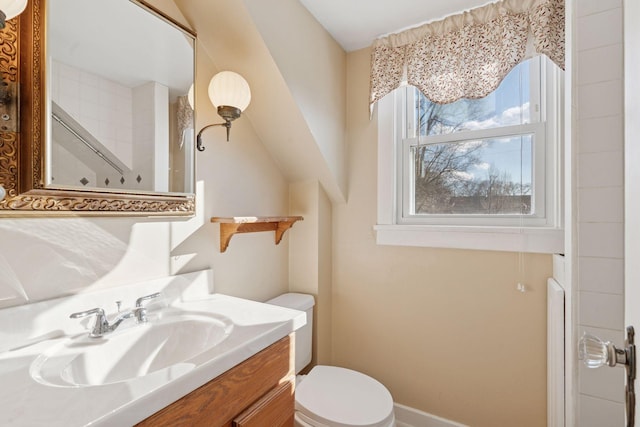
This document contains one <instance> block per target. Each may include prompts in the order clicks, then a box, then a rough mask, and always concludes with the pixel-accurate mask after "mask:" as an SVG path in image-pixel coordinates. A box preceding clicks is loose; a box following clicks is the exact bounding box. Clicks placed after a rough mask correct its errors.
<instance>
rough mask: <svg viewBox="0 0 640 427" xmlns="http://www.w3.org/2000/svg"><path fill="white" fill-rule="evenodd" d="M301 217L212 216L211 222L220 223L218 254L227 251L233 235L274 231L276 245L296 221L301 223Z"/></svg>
mask: <svg viewBox="0 0 640 427" xmlns="http://www.w3.org/2000/svg"><path fill="white" fill-rule="evenodd" d="M303 219H304V218H302V217H301V216H261V217H260V216H258V217H256V216H235V217H219V216H214V217H212V218H211V222H217V223H220V252H224V251H226V250H227V247H228V246H229V242H230V241H231V238H232V237H233V235H234V234H237V233H255V232H259V231H271V230H273V231H275V232H276V245H277V244H278V243H280V241H281V240H282V236H283V235H284V232H285V231H287V230H288V229H290V228H291V227H292V226H293V224H294V223H295V222H296V221H302V220H303Z"/></svg>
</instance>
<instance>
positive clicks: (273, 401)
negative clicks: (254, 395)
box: [233, 379, 295, 427]
mask: <svg viewBox="0 0 640 427" xmlns="http://www.w3.org/2000/svg"><path fill="white" fill-rule="evenodd" d="M293 381H295V380H294V379H291V380H290V381H287V382H285V383H283V384H281V385H279V386H278V387H277V388H275V389H274V390H272V391H270V392H269V393H267V394H266V395H264V396H263V397H262V398H261V399H260V400H258V401H257V402H256V403H254V404H253V405H251V407H250V408H248V409H247V410H246V411H244V412H243V413H242V414H240V415H239V416H238V417H236V419H235V420H233V427H264V426H270V427H285V426H286V427H293V412H294V405H295V402H294V395H293Z"/></svg>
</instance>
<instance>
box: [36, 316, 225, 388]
mask: <svg viewBox="0 0 640 427" xmlns="http://www.w3.org/2000/svg"><path fill="white" fill-rule="evenodd" d="M121 328H122V329H121V330H116V331H115V332H112V333H110V334H106V335H105V336H104V337H102V338H90V337H88V336H87V334H84V335H82V336H78V337H73V338H68V339H66V340H64V341H62V342H59V343H56V344H54V345H53V346H51V347H49V348H48V349H47V350H45V351H44V352H43V353H42V354H40V355H39V356H38V357H37V358H36V359H35V360H34V361H33V363H32V364H31V367H30V373H31V376H32V377H33V378H34V379H35V380H36V381H38V382H40V383H42V384H46V385H50V386H58V387H87V386H99V385H105V384H113V383H117V382H122V381H129V380H132V379H135V378H139V377H145V378H148V377H150V376H155V377H158V379H163V380H171V379H174V378H177V377H179V376H181V375H184V374H185V373H187V372H189V371H190V370H192V369H193V368H195V367H196V366H197V362H195V361H193V360H192V359H194V358H195V357H196V356H198V355H199V354H201V353H203V352H205V351H207V350H209V349H211V348H213V347H215V346H216V345H218V344H219V343H221V342H222V341H224V340H225V339H226V338H227V337H228V336H229V334H230V333H231V330H232V329H233V324H232V323H231V322H230V321H229V320H228V319H226V318H224V317H221V316H212V315H207V314H203V313H189V312H174V313H169V314H167V313H164V314H162V315H161V316H160V317H158V318H153V317H151V316H150V319H149V322H148V323H145V324H141V325H132V326H130V327H126V326H121Z"/></svg>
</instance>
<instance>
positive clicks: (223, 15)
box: [176, 0, 346, 202]
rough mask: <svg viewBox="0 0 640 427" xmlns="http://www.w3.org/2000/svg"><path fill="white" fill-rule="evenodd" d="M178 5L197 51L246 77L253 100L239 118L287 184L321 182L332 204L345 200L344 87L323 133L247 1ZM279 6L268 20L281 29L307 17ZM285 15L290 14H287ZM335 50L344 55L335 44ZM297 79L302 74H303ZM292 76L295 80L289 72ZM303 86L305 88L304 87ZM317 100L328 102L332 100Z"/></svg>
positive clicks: (288, 1)
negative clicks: (194, 36) (328, 130)
mask: <svg viewBox="0 0 640 427" xmlns="http://www.w3.org/2000/svg"><path fill="white" fill-rule="evenodd" d="M270 3H272V2H270ZM176 4H177V5H178V7H179V8H180V10H181V11H182V13H183V15H184V17H185V18H186V20H187V21H188V23H189V25H190V26H191V27H192V28H193V29H194V30H195V31H196V32H197V34H198V49H199V51H198V53H199V54H207V55H208V56H210V57H211V59H212V61H213V63H214V64H215V65H216V67H217V68H218V69H219V71H222V70H233V71H236V72H238V73H240V74H242V75H243V76H244V77H245V78H246V79H247V81H248V83H249V85H250V87H251V91H252V101H251V105H250V106H249V107H248V108H247V111H246V113H245V114H243V117H242V118H241V120H247V119H248V120H249V121H250V122H251V124H252V125H253V127H254V129H255V130H256V133H257V134H258V135H259V137H260V139H261V140H262V142H263V143H264V145H265V146H266V147H267V149H268V151H269V152H270V153H271V155H272V156H273V158H274V160H275V162H276V163H277V164H278V166H279V167H280V169H281V171H282V172H283V174H284V175H285V177H286V178H287V180H288V181H290V182H299V181H306V180H317V181H320V183H321V184H322V185H323V187H324V188H325V191H326V192H327V194H328V195H329V197H330V198H331V199H332V200H333V201H335V202H340V201H344V200H345V198H346V179H345V176H346V174H345V172H344V163H345V162H344V159H343V157H344V152H345V151H346V150H344V148H343V146H344V121H345V113H344V102H345V101H344V87H342V88H341V91H340V93H339V95H338V98H339V99H338V101H337V103H338V108H339V110H338V113H337V114H336V113H332V114H334V115H333V117H331V118H330V119H329V120H327V121H326V122H328V123H331V122H334V124H333V126H334V127H335V128H336V129H335V130H334V132H333V133H332V134H330V135H325V134H323V132H324V131H325V130H324V129H320V126H316V125H315V123H316V122H315V120H316V118H317V115H316V114H315V112H314V109H313V107H309V108H306V109H305V105H307V104H305V102H306V101H305V100H304V99H301V97H300V92H301V91H298V92H296V93H294V92H292V89H291V87H295V86H293V85H292V83H290V82H289V81H285V78H284V76H283V73H285V72H286V70H287V66H286V64H282V65H281V64H277V63H276V61H275V60H274V54H273V53H272V52H271V51H270V48H269V46H267V44H266V43H265V40H264V38H263V36H262V35H261V34H260V32H259V31H258V28H257V26H256V23H255V22H254V19H253V17H252V15H251V13H250V11H249V10H248V7H247V5H246V4H245V2H244V1H228V0H212V1H197V2H195V1H193V0H176ZM278 6H279V8H273V7H272V8H271V12H270V13H271V14H272V16H271V17H270V18H269V19H274V20H275V21H274V22H276V23H277V22H280V24H281V25H286V24H287V20H282V16H287V15H289V14H293V19H295V20H298V19H304V16H303V17H302V18H301V16H300V13H302V12H303V13H305V14H308V12H307V11H306V9H304V8H303V7H302V6H301V5H300V4H299V3H298V1H297V0H278ZM295 8H298V9H299V10H296V9H295ZM285 11H288V12H287V13H286V14H284V15H283V12H285ZM310 16H311V15H308V17H309V19H312V18H310ZM279 19H280V21H279ZM312 21H313V23H314V24H315V25H316V26H317V27H318V28H321V27H320V25H319V24H318V23H317V22H316V21H315V20H312ZM294 22H295V21H294ZM323 31H324V30H323ZM327 36H328V34H327ZM331 40H332V39H331ZM333 43H335V41H333ZM335 47H336V49H338V50H339V51H340V52H341V54H342V55H344V51H342V50H341V49H340V47H339V46H338V45H337V43H335ZM281 67H283V69H284V70H285V71H283V69H281ZM289 71H291V70H289ZM340 74H342V75H344V74H345V73H344V70H340ZM295 75H296V76H299V71H298V73H296V74H295ZM289 77H290V78H292V79H293V78H294V77H292V75H291V74H290V75H289ZM343 78H345V77H343ZM312 83H313V82H309V84H312ZM300 85H302V86H304V83H300ZM320 89H321V88H320ZM316 90H318V89H316ZM199 92H201V93H202V90H199ZM302 92H304V91H302ZM204 93H206V89H205V90H204ZM296 95H298V96H299V98H298V99H296V97H295V96H296ZM307 98H308V96H307ZM318 102H320V103H324V104H327V103H329V102H330V101H327V100H324V101H323V100H319V101H318ZM311 104H314V102H311ZM315 105H317V103H315ZM211 108H213V107H211ZM305 114H306V116H305ZM335 122H337V123H338V124H337V125H336V124H335ZM203 125H205V124H204V123H201V124H199V125H198V126H203ZM327 147H329V148H327Z"/></svg>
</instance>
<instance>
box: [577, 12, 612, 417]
mask: <svg viewBox="0 0 640 427" xmlns="http://www.w3.org/2000/svg"><path fill="white" fill-rule="evenodd" d="M574 4H575V5H576V10H577V16H578V17H577V19H576V24H577V29H576V32H577V38H576V40H577V46H576V48H577V49H576V50H577V52H576V59H575V61H576V65H577V70H576V79H577V82H576V86H575V87H574V89H575V90H576V99H577V117H578V122H577V151H578V161H577V168H578V171H577V185H576V186H577V207H578V209H577V211H578V212H577V218H576V220H577V221H578V268H577V270H578V271H577V277H578V291H579V301H578V306H579V308H578V321H579V324H580V328H581V329H582V331H585V330H586V331H589V332H591V333H593V334H594V335H597V336H599V337H600V338H602V339H603V340H605V341H611V342H614V343H617V344H622V343H623V342H624V314H623V313H624V311H623V308H624V275H623V273H624V270H623V269H624V266H623V259H624V222H623V221H624V217H623V210H624V196H623V194H624V187H623V185H624V173H623V170H624V169H623V165H624V157H623V156H624V154H623V146H624V139H623V107H624V96H623V77H624V76H623V44H622V42H623V39H622V38H623V37H622V36H623V33H622V23H623V19H622V18H623V15H622V13H623V12H622V0H576V1H575V2H574ZM578 376H579V392H580V398H579V402H578V406H579V410H578V425H579V426H580V427H602V426H615V425H623V424H624V369H611V368H600V369H588V368H586V367H583V366H582V365H581V367H580V369H579V375H578Z"/></svg>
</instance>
